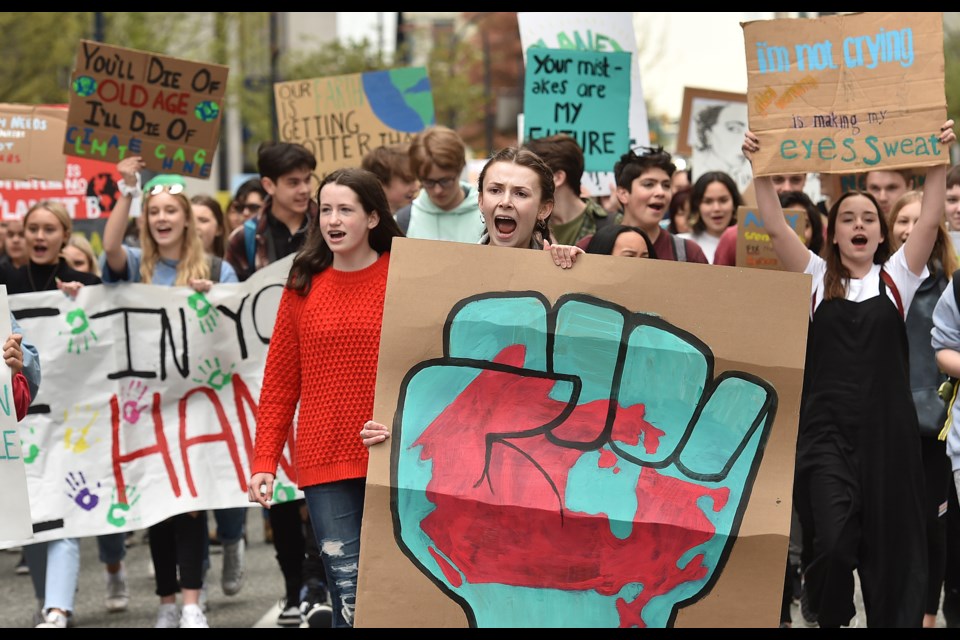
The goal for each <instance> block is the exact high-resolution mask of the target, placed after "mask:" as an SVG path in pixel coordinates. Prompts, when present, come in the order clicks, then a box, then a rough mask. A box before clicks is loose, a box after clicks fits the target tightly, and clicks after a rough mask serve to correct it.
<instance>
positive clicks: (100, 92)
mask: <svg viewBox="0 0 960 640" xmlns="http://www.w3.org/2000/svg"><path fill="white" fill-rule="evenodd" d="M227 71H228V67H225V66H223V65H219V64H210V63H205V62H192V61H190V60H182V59H180V58H173V57H171V56H163V55H160V54H156V53H149V52H145V51H137V50H134V49H124V48H121V47H114V46H111V45H106V44H102V43H99V42H93V41H90V40H81V41H80V47H79V49H78V50H77V59H76V63H75V67H74V70H73V75H72V76H71V78H70V112H69V120H68V122H67V132H66V136H65V137H64V141H63V152H64V153H66V154H67V155H71V156H86V157H90V158H94V159H97V160H106V161H108V162H113V163H116V162H117V161H118V160H121V159H122V158H124V157H125V156H129V155H139V156H143V160H144V162H146V164H147V168H149V169H152V170H154V171H156V172H158V173H179V174H181V175H185V176H192V177H195V178H209V177H210V170H211V167H212V165H213V157H214V154H215V153H216V150H217V145H218V144H219V141H220V121H221V115H222V110H223V104H224V94H225V92H226V89H227Z"/></svg>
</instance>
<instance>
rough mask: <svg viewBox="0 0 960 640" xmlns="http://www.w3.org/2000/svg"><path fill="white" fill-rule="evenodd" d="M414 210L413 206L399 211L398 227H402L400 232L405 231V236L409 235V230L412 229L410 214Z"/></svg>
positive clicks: (407, 206) (397, 214)
mask: <svg viewBox="0 0 960 640" xmlns="http://www.w3.org/2000/svg"><path fill="white" fill-rule="evenodd" d="M412 210H413V205H410V204H408V205H406V206H404V207H401V208H400V209H398V210H397V213H396V218H397V226H399V227H400V231H403V234H404V235H406V234H407V229H408V228H410V212H411V211H412Z"/></svg>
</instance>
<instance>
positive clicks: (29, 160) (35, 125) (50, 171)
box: [0, 103, 67, 180]
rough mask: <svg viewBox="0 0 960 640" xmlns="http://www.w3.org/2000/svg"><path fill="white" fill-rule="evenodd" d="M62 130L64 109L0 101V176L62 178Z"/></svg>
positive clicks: (27, 178) (64, 115) (64, 157)
mask: <svg viewBox="0 0 960 640" xmlns="http://www.w3.org/2000/svg"><path fill="white" fill-rule="evenodd" d="M66 130H67V112H66V110H65V109H62V108H58V107H55V106H34V105H25V104H9V103H8V104H0V179H13V180H31V179H34V180H63V178H64V174H65V172H66V169H67V158H66V156H64V155H63V150H62V149H61V144H62V140H63V135H64V132H65V131H66Z"/></svg>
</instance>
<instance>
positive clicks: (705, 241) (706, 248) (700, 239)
mask: <svg viewBox="0 0 960 640" xmlns="http://www.w3.org/2000/svg"><path fill="white" fill-rule="evenodd" d="M677 237H678V238H684V239H686V240H693V241H694V242H696V243H697V245H699V247H700V248H701V249H703V255H705V256H707V260H709V261H710V264H713V256H714V254H716V253H717V246H718V245H719V244H720V238H719V237H717V236H712V235H710V234H709V233H693V232H688V233H678V234H677Z"/></svg>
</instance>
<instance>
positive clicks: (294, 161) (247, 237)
mask: <svg viewBox="0 0 960 640" xmlns="http://www.w3.org/2000/svg"><path fill="white" fill-rule="evenodd" d="M316 168H317V159H316V158H315V157H314V156H313V154H312V153H311V152H310V151H309V150H308V149H307V148H306V147H304V146H303V145H299V144H293V143H290V142H277V143H264V144H262V145H260V150H259V153H258V158H257V170H258V171H259V172H260V184H261V185H262V186H263V189H264V191H266V193H267V199H266V200H265V201H264V203H263V206H262V207H261V208H260V212H259V214H258V215H254V216H253V217H251V218H250V219H249V220H247V221H246V222H245V223H244V224H243V225H241V226H240V227H238V228H237V229H234V230H233V231H232V232H231V233H230V239H229V241H228V242H227V255H226V260H227V262H229V263H230V265H231V266H232V267H233V268H234V270H235V271H236V272H237V275H238V276H239V278H240V280H241V282H242V281H244V280H246V279H247V278H249V277H250V276H251V275H253V273H254V272H255V271H256V270H257V269H262V268H263V267H265V266H267V265H269V264H271V263H273V262H276V261H277V260H280V259H281V258H285V257H286V256H288V255H290V254H291V253H296V252H297V251H299V250H300V247H301V246H303V240H304V238H305V237H306V230H307V223H308V221H309V218H308V214H309V216H310V217H313V218H315V217H316V215H317V204H316V203H315V202H314V201H313V198H312V196H313V187H312V184H313V183H312V182H311V180H312V179H313V171H314V169H316ZM248 197H249V196H248ZM247 225H250V227H251V228H249V229H247V228H245V227H246V226H247Z"/></svg>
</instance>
